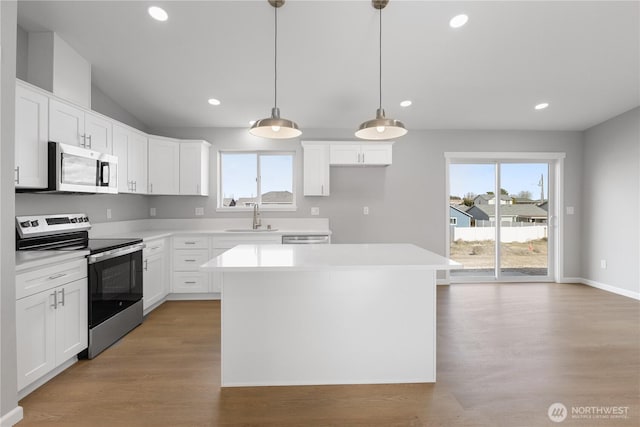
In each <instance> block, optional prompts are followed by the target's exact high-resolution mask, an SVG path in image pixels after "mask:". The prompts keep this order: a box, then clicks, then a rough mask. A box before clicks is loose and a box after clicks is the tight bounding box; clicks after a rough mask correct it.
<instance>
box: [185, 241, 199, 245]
mask: <svg viewBox="0 0 640 427" xmlns="http://www.w3.org/2000/svg"><path fill="white" fill-rule="evenodd" d="M184 244H185V245H195V244H196V242H184Z"/></svg>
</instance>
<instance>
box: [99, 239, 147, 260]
mask: <svg viewBox="0 0 640 427" xmlns="http://www.w3.org/2000/svg"><path fill="white" fill-rule="evenodd" d="M145 247H146V245H145V244H144V243H138V244H136V245H133V246H127V247H126V248H118V249H113V250H111V251H106V252H102V253H99V254H95V255H89V256H88V257H87V259H88V260H89V264H95V263H96V262H101V261H106V260H108V259H111V258H117V257H119V256H122V255H127V254H130V253H133V252H138V251H141V250H142V249H144V248H145Z"/></svg>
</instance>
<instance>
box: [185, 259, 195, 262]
mask: <svg viewBox="0 0 640 427" xmlns="http://www.w3.org/2000/svg"><path fill="white" fill-rule="evenodd" d="M184 262H196V260H195V259H185V260H184Z"/></svg>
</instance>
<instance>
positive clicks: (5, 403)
mask: <svg viewBox="0 0 640 427" xmlns="http://www.w3.org/2000/svg"><path fill="white" fill-rule="evenodd" d="M16 13H17V5H16V2H13V1H3V2H0V45H1V46H2V63H1V65H0V94H1V95H2V100H1V104H0V337H1V338H2V339H1V340H0V417H2V416H4V415H6V414H7V413H8V412H10V411H12V410H13V409H15V408H16V406H17V404H18V398H17V380H16V285H15V251H14V248H15V243H14V241H15V240H14V236H15V228H14V219H13V217H14V200H13V192H14V188H13V178H14V175H13V168H14V158H15V156H14V143H13V141H14V139H15V138H14V130H15V103H16V101H15V99H16V98H15V88H16V84H15V78H16V62H15V61H16V33H17V31H16Z"/></svg>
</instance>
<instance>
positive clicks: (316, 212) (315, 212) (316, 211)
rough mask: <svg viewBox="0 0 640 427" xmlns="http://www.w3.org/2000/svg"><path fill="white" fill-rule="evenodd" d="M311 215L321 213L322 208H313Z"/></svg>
mask: <svg viewBox="0 0 640 427" xmlns="http://www.w3.org/2000/svg"><path fill="white" fill-rule="evenodd" d="M311 215H320V208H318V207H313V208H311Z"/></svg>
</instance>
